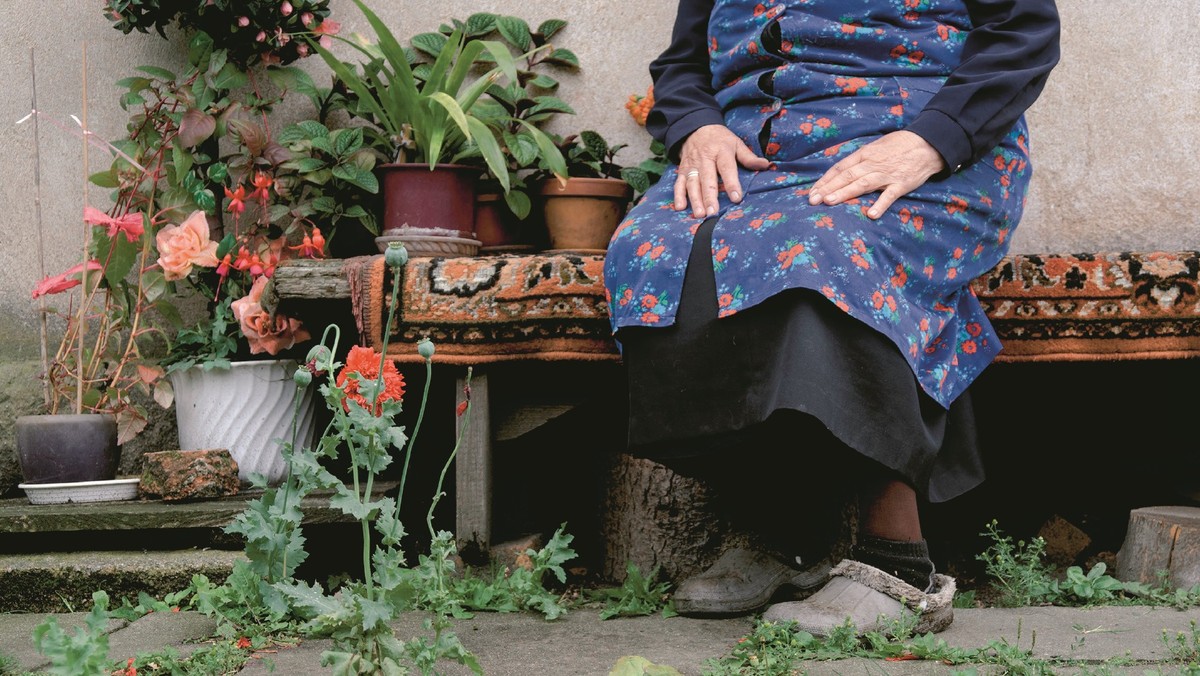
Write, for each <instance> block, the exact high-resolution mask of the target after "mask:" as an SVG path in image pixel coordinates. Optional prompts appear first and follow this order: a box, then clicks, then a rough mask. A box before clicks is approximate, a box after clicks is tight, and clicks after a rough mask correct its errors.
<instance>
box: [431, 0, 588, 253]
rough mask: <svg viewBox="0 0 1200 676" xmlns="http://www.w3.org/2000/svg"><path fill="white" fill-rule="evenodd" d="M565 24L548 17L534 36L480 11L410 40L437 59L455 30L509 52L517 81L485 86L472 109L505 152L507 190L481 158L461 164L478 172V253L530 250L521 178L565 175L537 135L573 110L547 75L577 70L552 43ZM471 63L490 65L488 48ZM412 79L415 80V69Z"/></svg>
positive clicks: (521, 25)
mask: <svg viewBox="0 0 1200 676" xmlns="http://www.w3.org/2000/svg"><path fill="white" fill-rule="evenodd" d="M566 26H567V22H566V21H563V20H560V19H550V20H547V21H543V22H542V23H541V24H540V25H539V26H538V28H537V30H536V31H535V30H532V29H531V28H530V26H529V24H528V23H527V22H526V21H525V20H523V19H520V18H518V17H514V16H505V15H497V14H491V13H487V12H479V13H476V14H472V15H471V16H470V17H468V18H467V20H466V21H460V20H458V19H454V20H453V21H452V22H451V23H450V24H448V25H447V24H443V25H442V26H441V27H440V28H439V29H438V32H436V33H421V34H418V35H416V36H414V37H413V38H412V46H413V49H415V50H416V51H417V52H419V53H421V54H423V55H425V56H426V57H428V58H430V59H436V58H437V57H438V56H439V55H440V54H441V51H442V50H443V49H444V48H445V45H446V44H447V42H448V39H449V36H451V35H453V33H454V31H456V30H458V31H462V33H463V35H464V36H465V37H466V39H467V40H481V39H492V40H496V41H499V42H501V43H502V44H504V45H506V46H507V47H508V48H509V50H510V51H511V52H512V53H513V54H514V58H515V60H516V63H517V78H516V79H515V80H512V81H510V82H508V83H507V84H505V85H503V86H502V85H500V84H494V85H492V86H491V87H489V88H488V90H487V95H486V96H485V97H483V98H481V99H480V101H479V102H478V103H476V105H475V108H474V110H475V112H476V114H477V115H478V116H479V117H480V118H481V119H483V120H484V122H485V123H487V125H488V127H489V128H490V129H491V130H492V133H493V134H494V135H495V137H496V140H497V142H498V143H499V145H500V148H501V150H502V151H503V153H504V160H505V170H506V172H507V174H508V189H507V190H505V189H504V187H503V185H502V184H501V181H500V180H499V179H498V178H497V177H496V176H495V175H494V174H493V173H492V169H491V168H489V167H488V166H487V165H486V163H485V162H484V158H483V157H482V155H477V156H475V157H467V158H466V159H465V160H464V161H465V162H467V163H469V164H475V165H477V166H479V167H480V169H481V171H482V174H481V181H480V183H479V186H478V194H477V196H476V202H475V236H476V239H478V240H479V242H480V250H481V251H482V252H484V253H503V252H513V251H526V250H532V249H533V248H534V245H533V238H534V236H535V232H534V229H533V228H527V227H525V226H526V225H527V219H528V218H529V217H530V215H531V213H532V200H531V198H530V195H529V190H530V186H529V185H528V183H527V181H526V178H527V177H528V175H529V174H531V173H532V172H533V171H534V170H536V169H537V167H538V166H539V165H540V164H542V163H546V164H547V166H551V165H552V166H554V167H555V169H556V170H557V172H558V174H559V175H565V174H566V165H565V162H564V160H563V159H562V156H561V153H560V152H559V150H558V148H557V147H556V146H555V145H554V144H553V142H552V139H551V138H550V137H549V136H548V135H547V134H546V133H545V132H544V131H543V129H544V127H545V126H546V125H547V124H548V123H549V122H550V121H551V120H553V119H554V118H555V117H556V116H558V115H560V114H567V115H573V114H574V113H575V111H574V110H573V109H572V108H571V106H570V105H568V104H567V103H566V102H565V101H563V100H562V99H560V98H558V97H557V96H556V95H555V92H556V90H557V89H558V85H559V82H558V80H557V79H555V78H554V77H553V76H552V75H551V74H550V73H551V72H555V71H559V70H566V71H575V70H578V68H579V59H578V57H576V56H575V54H574V53H573V52H571V51H570V50H568V49H563V48H558V47H555V46H554V45H553V44H552V43H551V42H550V40H551V39H552V38H553V37H554V36H556V35H558V34H559V33H560V32H561V31H562V29H563V28H565V27H566ZM476 62H477V63H478V64H479V65H481V66H484V67H486V66H490V65H492V64H494V63H495V61H494V60H493V59H492V57H491V54H490V52H487V51H484V52H482V53H481V54H480V55H479V57H478V58H477V59H476ZM550 69H554V70H550ZM547 71H549V72H547ZM416 74H417V76H418V77H420V76H421V74H422V72H421V67H418V69H417V71H416ZM539 215H540V214H539Z"/></svg>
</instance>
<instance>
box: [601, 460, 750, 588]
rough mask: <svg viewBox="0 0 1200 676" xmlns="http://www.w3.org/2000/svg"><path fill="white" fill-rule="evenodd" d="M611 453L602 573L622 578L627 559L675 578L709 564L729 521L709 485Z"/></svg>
mask: <svg viewBox="0 0 1200 676" xmlns="http://www.w3.org/2000/svg"><path fill="white" fill-rule="evenodd" d="M612 457H613V460H612V462H611V464H610V467H609V470H608V482H607V489H606V493H607V495H606V499H605V504H604V512H603V514H604V517H603V526H602V528H603V534H604V539H605V543H606V547H605V556H604V577H605V578H606V579H609V580H614V581H618V582H619V581H622V580H624V579H625V571H626V565H627V564H628V563H630V562H632V563H633V564H635V565H636V566H637V567H638V569H639V570H640V571H641V572H642V573H644V574H648V573H649V572H650V571H652V570H653V569H654V568H655V567H656V566H661V570H660V572H661V574H662V575H663V576H665V577H666V578H667V579H668V580H670V581H672V582H677V581H679V580H681V579H683V578H685V577H687V576H689V575H693V574H695V573H698V572H700V571H702V570H704V569H705V568H707V567H708V566H710V565H712V563H713V562H714V561H715V560H716V558H717V556H719V555H720V553H721V551H722V549H721V546H722V544H728V543H727V542H726V535H728V531H729V526H728V523H727V521H726V520H725V519H723V518H722V517H721V515H719V514H718V513H717V510H715V509H713V492H712V490H711V488H710V487H709V486H708V485H706V484H705V483H704V482H702V481H700V480H698V479H695V478H691V477H687V476H683V475H681V474H677V473H675V472H673V471H671V470H670V469H669V468H667V467H665V466H664V465H661V464H658V463H656V462H653V461H651V460H646V459H644V458H635V457H633V456H631V455H628V454H625V453H618V454H614V455H613V456H612Z"/></svg>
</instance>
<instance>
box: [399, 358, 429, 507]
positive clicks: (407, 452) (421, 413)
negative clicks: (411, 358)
mask: <svg viewBox="0 0 1200 676" xmlns="http://www.w3.org/2000/svg"><path fill="white" fill-rule="evenodd" d="M432 381H433V363H432V362H431V361H430V360H428V359H426V360H425V387H424V389H423V390H422V394H421V408H420V409H419V410H418V411H417V422H416V424H415V425H413V432H412V436H411V437H409V438H408V443H407V444H405V445H404V469H403V470H402V471H401V472H400V492H399V493H398V494H397V495H396V518H397V519H399V518H400V503H401V502H403V501H404V485H405V483H407V481H408V463H409V461H411V460H412V452H413V444H414V443H416V441H417V433H419V432H420V431H421V422H422V421H424V420H425V405H426V404H427V403H428V402H429V383H430V382H432Z"/></svg>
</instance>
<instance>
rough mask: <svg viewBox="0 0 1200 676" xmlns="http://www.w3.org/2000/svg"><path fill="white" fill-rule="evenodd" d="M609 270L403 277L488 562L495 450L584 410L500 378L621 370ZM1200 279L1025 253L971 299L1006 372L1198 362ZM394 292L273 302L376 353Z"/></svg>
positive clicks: (427, 266) (411, 329)
mask: <svg viewBox="0 0 1200 676" xmlns="http://www.w3.org/2000/svg"><path fill="white" fill-rule="evenodd" d="M602 269H603V257H602V256H594V255H565V254H555V255H545V254H531V255H524V256H515V255H500V256H483V257H474V258H413V259H412V260H410V261H409V263H408V266H407V267H406V269H405V270H404V273H403V275H402V276H401V279H400V283H401V285H402V287H401V301H400V308H399V309H398V314H397V322H396V326H395V327H394V328H393V335H392V340H391V343H390V344H391V350H390V351H391V352H392V353H393V355H394V356H395V357H396V358H397V359H398V360H399V361H401V362H407V363H414V364H415V363H419V362H420V357H419V356H418V355H417V354H416V352H415V349H413V347H412V345H413V344H414V343H415V342H416V341H417V340H418V339H420V338H422V337H429V338H430V339H431V340H433V341H434V343H435V345H436V348H437V353H436V355H435V357H434V363H435V364H447V365H452V366H455V367H458V368H459V371H458V379H459V385H460V387H459V388H458V391H459V392H460V395H459V396H460V398H461V397H462V396H463V395H462V394H461V392H462V387H461V385H462V384H463V382H462V381H463V379H464V378H465V375H466V367H468V366H469V367H472V369H473V380H472V387H471V396H472V400H473V403H474V406H473V414H472V416H471V417H470V418H469V422H468V425H469V429H467V430H466V431H465V436H464V442H463V447H462V448H461V449H460V452H459V456H458V458H457V468H456V476H457V502H456V521H457V524H456V526H457V530H456V533H457V535H458V538H459V543H460V547H464V548H465V547H474V548H477V549H479V550H482V551H483V552H486V551H487V549H488V546H489V545H490V543H491V534H492V530H491V529H492V495H493V493H492V483H491V482H492V474H493V455H492V450H493V446H494V444H495V443H496V442H497V441H501V440H506V439H512V438H516V437H518V436H520V435H521V434H524V433H525V432H528V431H530V430H532V429H534V428H536V427H537V426H539V425H540V424H542V423H545V422H546V421H548V420H551V419H553V418H555V417H557V416H559V415H562V414H563V413H564V412H566V411H568V410H570V408H571V407H572V405H573V404H575V403H576V402H575V401H572V397H571V396H569V393H565V392H561V391H560V392H552V393H551V394H550V396H543V397H542V400H541V401H537V400H536V398H535V400H533V401H525V402H518V401H515V400H514V399H513V395H512V392H513V391H514V390H517V389H520V388H503V389H504V391H505V395H504V401H503V402H497V401H495V400H494V399H493V396H492V394H493V392H495V391H497V390H498V389H500V386H501V385H506V384H507V383H501V382H494V381H493V378H494V377H495V376H494V374H495V373H499V372H500V371H499V370H498V369H497V368H496V367H497V366H498V365H501V364H512V363H520V362H550V363H555V364H560V365H572V366H573V367H576V368H578V367H584V366H590V367H591V368H593V369H598V368H599V369H611V368H616V367H617V365H618V364H619V354H618V353H617V351H616V348H615V345H614V343H613V341H612V339H611V337H610V335H609V324H608V318H607V305H606V303H605V299H604V291H603V285H602V278H601V273H602ZM1198 275H1200V252H1195V251H1182V252H1144V253H1138V252H1134V253H1094V254H1076V255H1058V254H1037V255H1034V254H1021V255H1011V256H1008V257H1006V258H1005V259H1004V260H1003V261H1002V262H1001V263H1000V264H999V265H997V266H996V267H995V268H994V269H993V270H992V271H991V272H989V273H988V274H986V275H984V276H982V277H980V278H978V279H976V280H974V281H973V282H972V288H973V290H974V291H975V293H976V295H977V296H978V297H979V298H980V300H981V302H982V303H983V305H984V307H985V308H986V310H987V313H988V315H989V317H990V319H991V320H992V323H993V326H994V327H995V329H996V331H997V333H998V335H999V337H1000V339H1001V342H1002V343H1003V344H1004V349H1003V351H1002V352H1001V353H1000V355H999V357H998V359H997V361H998V362H1009V363H1022V362H1063V361H1106V360H1126V359H1180V358H1189V357H1195V356H1200V294H1198V288H1200V278H1198ZM392 281H393V280H392V276H391V274H390V273H389V271H388V270H387V269H386V266H384V265H383V263H382V257H381V256H370V257H363V258H357V259H347V260H326V261H291V262H288V263H286V264H284V265H281V266H280V267H279V268H278V269H277V271H276V273H275V277H274V280H273V284H272V287H271V288H270V290H269V291H268V294H267V299H268V300H267V303H268V306H269V307H276V308H277V309H279V310H280V311H282V312H285V313H286V314H289V315H292V316H300V317H301V318H303V317H304V314H305V312H304V307H305V306H306V304H309V303H312V302H314V301H318V300H325V301H329V300H330V299H336V302H340V303H345V301H347V300H349V301H350V302H351V304H352V306H353V308H354V316H355V319H356V322H357V324H358V326H357V329H358V330H359V333H360V334H361V336H362V337H363V339H364V341H369V342H370V344H372V345H375V346H376V347H378V346H379V345H380V344H381V343H380V337H381V336H382V330H383V324H384V322H385V321H386V307H385V305H384V301H383V297H384V294H383V292H382V291H383V289H390V288H391V283H392ZM605 365H607V366H605ZM505 377H506V378H513V377H514V376H512V375H507V376H505ZM542 394H543V395H545V393H542Z"/></svg>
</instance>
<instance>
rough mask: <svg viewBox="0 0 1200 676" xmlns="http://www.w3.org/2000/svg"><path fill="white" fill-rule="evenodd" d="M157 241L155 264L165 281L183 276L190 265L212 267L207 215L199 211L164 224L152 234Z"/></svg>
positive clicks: (214, 253) (212, 245)
mask: <svg viewBox="0 0 1200 676" xmlns="http://www.w3.org/2000/svg"><path fill="white" fill-rule="evenodd" d="M155 242H156V243H157V244H158V265H159V267H161V268H162V270H163V277H164V278H166V280H167V281H168V282H170V281H174V280H177V279H183V278H184V277H187V276H188V275H189V274H190V273H191V272H192V266H194V265H199V266H201V267H205V268H215V267H216V266H217V265H218V264H219V263H220V261H218V260H217V243H216V242H214V241H212V240H211V239H209V236H208V216H206V215H205V214H204V212H203V211H200V210H196V211H193V212H192V214H191V215H190V216H188V217H187V219H185V220H184V221H183V223H180V224H179V225H168V226H167V227H165V228H163V229H162V230H159V231H158V234H157V235H155Z"/></svg>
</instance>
